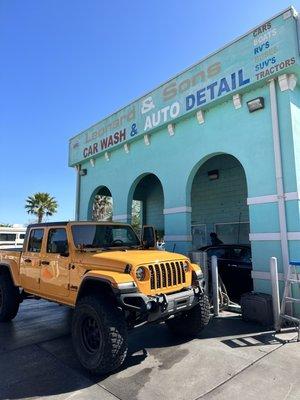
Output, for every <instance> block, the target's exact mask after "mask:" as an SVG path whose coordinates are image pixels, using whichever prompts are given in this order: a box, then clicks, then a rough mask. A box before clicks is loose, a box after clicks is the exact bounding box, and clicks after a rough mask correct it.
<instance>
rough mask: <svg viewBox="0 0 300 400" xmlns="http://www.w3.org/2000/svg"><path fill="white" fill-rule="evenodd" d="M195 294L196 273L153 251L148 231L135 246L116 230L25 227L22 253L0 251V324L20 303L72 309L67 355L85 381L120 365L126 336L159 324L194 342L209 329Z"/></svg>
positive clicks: (114, 226)
mask: <svg viewBox="0 0 300 400" xmlns="http://www.w3.org/2000/svg"><path fill="white" fill-rule="evenodd" d="M203 286H204V282H203V274H202V271H201V269H200V268H199V267H198V265H196V264H192V263H191V262H190V260H189V259H188V258H187V257H185V256H183V255H181V254H175V253H170V252H167V251H158V250H156V249H155V234H154V230H153V229H152V228H151V227H145V230H144V237H143V240H142V241H140V239H139V238H138V237H137V235H136V233H135V232H134V230H133V228H132V227H131V226H130V225H126V224H120V223H110V222H103V223H101V222H58V223H44V224H33V225H29V226H28V228H27V232H26V237H25V241H24V245H23V250H22V251H21V250H19V251H17V249H15V250H2V251H0V321H1V322H5V321H10V320H12V319H13V318H14V317H15V316H16V315H17V312H18V309H19V304H20V302H22V300H23V299H27V298H28V299H30V298H33V299H40V298H43V299H47V300H50V301H54V302H57V303H60V304H65V305H68V306H71V307H73V308H74V313H73V320H72V339H73V345H74V348H75V352H76V354H77V356H78V358H79V361H80V362H81V364H82V365H83V366H84V367H85V368H87V369H88V370H89V371H91V372H92V373H107V372H109V371H112V370H114V369H116V368H118V367H119V366H120V365H121V364H122V362H123V361H124V359H125V357H126V353H127V331H128V329H130V328H134V327H136V326H139V325H142V324H145V323H151V322H161V321H164V322H166V324H167V326H168V327H169V328H170V329H171V331H172V332H174V333H175V334H178V335H187V336H196V335H198V333H199V332H200V331H201V330H202V329H203V328H204V327H205V326H206V325H207V324H208V322H209V302H208V299H207V297H206V296H205V294H204V291H203Z"/></svg>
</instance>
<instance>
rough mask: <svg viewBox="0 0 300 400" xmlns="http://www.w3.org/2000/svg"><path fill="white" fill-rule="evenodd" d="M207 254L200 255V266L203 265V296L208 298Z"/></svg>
mask: <svg viewBox="0 0 300 400" xmlns="http://www.w3.org/2000/svg"><path fill="white" fill-rule="evenodd" d="M207 261H208V260H207V253H206V251H204V252H203V253H202V264H203V274H204V281H205V294H206V295H207V296H208V293H209V290H208V286H209V274H208V264H207Z"/></svg>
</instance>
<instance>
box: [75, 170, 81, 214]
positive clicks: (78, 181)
mask: <svg viewBox="0 0 300 400" xmlns="http://www.w3.org/2000/svg"><path fill="white" fill-rule="evenodd" d="M80 170H81V165H80V164H78V165H76V199H75V221H79V214H80V184H81V179H80V178H81V177H80Z"/></svg>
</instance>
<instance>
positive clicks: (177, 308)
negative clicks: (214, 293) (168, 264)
mask: <svg viewBox="0 0 300 400" xmlns="http://www.w3.org/2000/svg"><path fill="white" fill-rule="evenodd" d="M203 287H204V285H203V282H202V280H201V281H200V280H199V281H197V283H196V285H194V286H192V287H190V288H187V289H185V290H182V291H180V292H176V293H172V294H168V295H166V294H159V295H155V296H146V295H144V294H142V293H138V292H135V293H128V292H127V293H122V292H121V293H120V295H119V302H120V305H121V306H122V308H123V309H125V310H129V311H136V312H138V313H139V314H141V315H143V316H144V320H145V321H148V322H154V321H160V320H165V319H168V318H169V317H170V316H172V315H175V314H178V313H180V312H182V311H186V310H190V309H191V308H193V307H194V306H195V305H196V304H197V303H198V302H199V297H200V295H201V294H202V293H203Z"/></svg>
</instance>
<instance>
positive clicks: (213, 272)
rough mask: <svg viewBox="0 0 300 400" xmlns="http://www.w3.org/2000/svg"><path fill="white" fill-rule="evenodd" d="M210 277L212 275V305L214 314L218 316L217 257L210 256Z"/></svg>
mask: <svg viewBox="0 0 300 400" xmlns="http://www.w3.org/2000/svg"><path fill="white" fill-rule="evenodd" d="M211 277H212V289H213V305H214V315H215V317H218V316H219V279H218V258H217V256H212V258H211Z"/></svg>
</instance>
